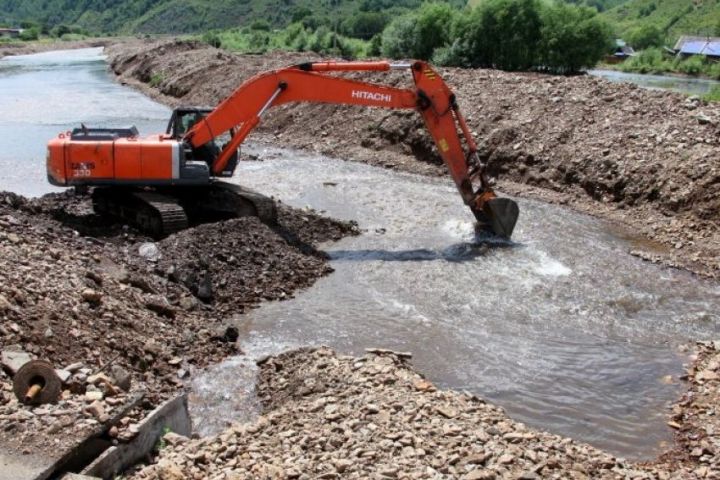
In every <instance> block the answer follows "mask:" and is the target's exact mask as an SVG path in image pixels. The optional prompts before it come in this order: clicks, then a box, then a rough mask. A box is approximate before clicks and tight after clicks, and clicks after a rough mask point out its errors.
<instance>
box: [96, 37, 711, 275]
mask: <svg viewBox="0 0 720 480" xmlns="http://www.w3.org/2000/svg"><path fill="white" fill-rule="evenodd" d="M107 51H108V54H109V61H110V65H111V68H112V70H113V71H114V72H115V73H116V74H117V75H119V78H120V81H122V82H126V83H129V84H131V85H133V86H135V87H137V88H140V89H141V90H143V91H144V92H146V93H148V94H150V95H152V96H153V97H155V98H156V99H158V100H160V101H162V102H164V103H167V104H170V105H177V104H209V105H214V104H216V103H217V102H218V101H220V100H221V99H223V98H225V97H226V96H227V95H228V94H229V93H230V92H232V91H233V90H234V89H235V88H236V87H237V86H238V85H240V84H241V83H242V81H243V80H245V79H247V78H249V77H250V76H252V75H253V74H256V73H258V72H260V71H263V70H267V69H272V68H278V67H281V66H286V65H291V64H296V63H299V62H301V61H305V60H312V59H316V58H317V57H316V56H314V55H313V54H289V53H276V54H272V55H264V56H252V55H234V54H230V53H227V52H224V51H221V50H217V49H214V48H211V47H208V46H207V45H204V44H201V43H195V42H187V41H161V42H151V43H143V42H134V43H133V42H130V43H125V44H121V45H115V46H111V47H109V48H108V50H107ZM440 72H441V74H442V75H443V77H444V78H445V79H446V81H447V82H448V83H449V85H450V86H451V88H453V89H454V91H455V92H456V94H457V96H458V100H459V103H460V106H461V108H462V110H463V112H464V113H465V114H466V116H467V119H468V123H469V125H470V128H471V130H472V131H473V133H474V134H475V136H476V138H477V140H478V143H479V145H480V151H481V154H482V156H483V157H484V158H485V159H486V160H487V161H488V165H489V169H490V171H491V172H492V173H493V174H495V175H498V176H499V178H500V180H501V181H500V184H499V186H500V187H501V189H502V190H504V191H506V192H508V193H514V194H520V195H527V196H531V197H535V198H540V199H543V200H546V201H551V202H557V203H562V204H566V205H569V206H571V207H573V208H576V209H578V210H581V211H584V212H587V213H591V214H593V215H598V216H602V217H604V218H608V219H611V220H613V221H614V222H616V223H617V224H618V225H619V229H620V230H624V231H625V232H626V233H627V235H628V236H630V237H633V238H637V239H639V240H638V242H637V248H636V250H634V252H633V253H635V254H636V255H638V256H641V257H643V258H646V259H648V260H651V261H658V262H662V263H664V264H666V265H673V266H678V267H681V268H686V269H689V270H691V271H693V272H696V273H699V274H702V275H705V276H710V277H715V278H717V277H718V275H719V274H720V223H719V222H718V217H717V212H718V210H719V209H720V167H719V166H718V153H717V152H718V145H719V144H720V135H719V134H720V106H718V105H717V104H707V103H705V102H703V101H701V100H700V99H698V98H688V97H685V96H683V95H681V94H677V93H671V92H664V91H651V90H644V89H641V88H639V87H636V86H634V85H631V84H617V83H610V82H608V81H605V80H602V79H598V78H595V77H590V76H577V77H567V78H566V77H556V76H547V75H540V74H533V73H523V74H518V73H507V72H499V71H492V70H464V69H452V68H446V69H440ZM356 77H358V78H364V79H367V80H376V81H382V82H383V83H387V84H390V85H395V86H409V85H408V82H409V77H408V76H407V75H406V74H403V73H402V72H394V73H392V74H368V75H356ZM151 79H155V80H154V82H153V84H154V85H156V87H150V85H149V82H150V80H151ZM158 79H159V81H158ZM156 82H157V83H156ZM263 120H264V121H263V124H262V126H261V127H260V134H261V135H262V136H263V137H264V138H265V139H267V140H269V141H272V142H273V143H275V144H282V145H284V146H288V147H296V148H303V149H308V150H312V151H317V152H320V153H323V154H325V155H332V156H338V157H342V158H345V159H350V160H357V161H362V162H366V163H370V164H373V165H378V166H384V167H386V168H392V169H400V170H405V171H411V172H416V173H422V174H427V175H443V174H444V172H445V168H444V166H442V165H441V164H440V162H439V157H438V156H437V155H436V153H435V150H434V146H433V144H432V141H431V139H430V137H429V136H428V134H427V132H426V130H425V128H424V127H423V125H422V124H421V122H420V119H419V117H418V116H417V115H416V114H415V113H414V112H400V111H378V110H372V109H362V108H359V107H349V106H336V105H308V104H304V105H286V106H282V107H279V108H277V109H274V110H273V111H271V112H270V113H269V114H268V115H267V116H266V117H265V118H264V119H263Z"/></svg>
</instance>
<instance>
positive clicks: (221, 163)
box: [47, 61, 519, 238]
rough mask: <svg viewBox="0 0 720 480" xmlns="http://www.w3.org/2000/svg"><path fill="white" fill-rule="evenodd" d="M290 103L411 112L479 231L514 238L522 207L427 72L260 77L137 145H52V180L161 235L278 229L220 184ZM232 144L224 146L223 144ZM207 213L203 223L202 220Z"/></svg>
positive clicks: (344, 68) (382, 64) (69, 138)
mask: <svg viewBox="0 0 720 480" xmlns="http://www.w3.org/2000/svg"><path fill="white" fill-rule="evenodd" d="M390 70H404V71H408V72H410V73H411V75H412V78H413V81H414V88H396V87H392V86H386V85H379V84H376V83H369V82H364V81H360V80H355V79H351V78H345V77H342V76H339V75H337V74H338V73H343V72H387V71H390ZM291 102H316V103H318V102H319V103H332V104H346V105H359V106H366V107H379V108H389V109H413V110H416V111H417V112H418V113H419V114H420V115H421V116H422V118H423V120H424V122H425V125H426V127H427V129H428V131H429V132H430V135H431V136H432V138H433V140H434V141H435V144H436V146H437V150H438V153H439V154H440V156H441V157H442V159H443V161H444V162H445V164H446V165H447V168H448V171H449V172H450V175H451V177H452V179H453V181H454V182H455V185H456V186H457V188H458V191H459V192H460V195H461V197H462V199H463V201H464V202H465V204H466V205H468V206H469V207H470V210H471V211H472V212H473V214H474V215H475V217H476V219H477V220H478V223H479V224H480V225H481V226H482V227H484V228H485V229H487V230H491V231H492V232H494V233H495V234H497V235H500V236H502V237H506V238H509V237H510V236H511V235H512V232H513V229H514V227H515V223H516V221H517V218H518V213H519V212H518V207H517V204H516V203H515V202H514V201H512V200H510V199H507V198H498V197H497V196H496V195H495V193H494V192H493V189H492V187H491V185H490V181H489V179H488V178H487V175H486V173H485V165H484V164H483V163H482V162H481V161H480V159H479V157H478V154H477V146H476V144H475V141H474V140H473V137H472V135H471V133H470V130H469V129H468V126H467V124H466V122H465V119H464V117H463V116H462V113H461V112H460V108H459V107H458V104H457V101H456V99H455V95H454V94H453V92H452V91H451V90H450V88H449V87H448V86H447V84H446V83H445V82H444V81H443V80H442V78H441V77H440V75H438V73H437V72H435V71H434V70H433V69H432V67H431V66H430V65H429V64H427V63H426V62H422V61H415V62H411V63H402V64H393V63H390V62H387V61H379V62H314V63H312V62H311V63H302V64H300V65H295V66H291V67H287V68H283V69H279V70H273V71H269V72H264V73H261V74H259V75H256V76H254V77H252V78H250V79H249V80H247V81H246V82H244V83H243V84H242V85H240V86H239V87H238V88H237V89H236V90H235V91H234V92H233V93H232V94H231V95H230V96H229V97H227V98H226V99H225V100H224V101H223V102H221V103H220V104H219V105H218V106H217V107H216V108H214V109H213V108H209V107H208V108H203V107H181V108H177V109H175V111H174V112H173V115H172V117H171V119H170V123H169V125H168V128H167V131H166V132H165V133H164V134H159V135H158V134H156V135H152V136H149V137H145V138H140V137H139V134H138V132H137V130H136V129H135V128H134V127H131V128H124V129H118V128H114V129H108V128H87V127H85V126H84V125H83V126H82V127H81V128H77V129H75V130H73V131H72V132H66V133H61V134H60V135H58V137H57V138H55V139H52V140H51V141H50V142H49V144H48V163H47V172H48V180H49V181H50V182H51V183H53V184H54V185H59V186H71V185H75V186H82V187H85V186H93V187H98V188H96V189H95V190H94V197H93V198H94V204H95V207H96V209H97V210H98V211H100V212H102V213H107V214H111V215H117V216H121V217H123V218H126V219H128V220H129V221H131V222H133V223H135V224H140V225H141V226H142V228H143V229H145V230H151V231H152V232H154V233H155V234H157V235H163V234H168V233H170V232H172V231H176V230H178V229H181V228H184V226H185V225H187V224H188V222H190V223H192V222H194V220H193V218H191V217H192V216H193V215H195V214H198V216H200V215H205V213H206V212H210V213H211V214H212V215H214V216H217V215H218V214H220V215H221V216H226V215H230V216H233V215H234V216H238V215H258V216H260V217H262V218H263V219H265V220H267V221H272V220H273V218H274V215H275V213H274V212H275V211H274V204H273V203H272V201H271V200H270V199H268V198H267V197H263V196H262V195H259V194H257V193H255V192H250V191H248V190H246V189H242V188H240V187H238V186H236V185H233V184H228V183H224V182H220V181H218V179H219V178H221V177H229V176H232V174H233V172H234V170H235V166H236V165H237V161H238V153H239V147H240V145H241V144H242V142H243V141H244V140H245V139H246V138H247V136H248V135H249V134H250V133H251V132H252V131H253V129H254V128H255V127H257V126H258V124H259V123H260V121H261V118H262V116H263V115H264V114H265V113H266V112H267V111H268V110H269V109H270V108H272V107H275V106H278V105H282V104H286V103H291ZM226 134H229V135H230V139H229V141H227V142H226V143H224V144H223V145H219V144H218V142H217V141H218V140H219V139H220V138H221V136H223V137H224V136H225V135H226ZM198 212H201V213H198Z"/></svg>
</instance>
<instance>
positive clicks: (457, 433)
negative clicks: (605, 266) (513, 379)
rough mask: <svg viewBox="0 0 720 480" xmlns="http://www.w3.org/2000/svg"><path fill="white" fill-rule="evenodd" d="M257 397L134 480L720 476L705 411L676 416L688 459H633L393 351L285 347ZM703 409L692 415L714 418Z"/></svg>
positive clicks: (174, 441) (174, 446)
mask: <svg viewBox="0 0 720 480" xmlns="http://www.w3.org/2000/svg"><path fill="white" fill-rule="evenodd" d="M702 355H703V356H704V358H705V360H704V361H705V362H708V361H713V362H715V363H717V361H718V359H719V358H720V354H718V351H717V350H716V348H715V347H714V346H707V347H706V348H705V349H704V350H703V354H702ZM709 368H710V367H707V369H709ZM716 370H717V365H715V370H713V372H715V371H716ZM705 375H706V377H705V378H707V377H708V376H710V375H709V373H706V374H705ZM713 375H714V376H715V380H712V381H709V380H705V381H701V382H700V383H696V384H695V385H696V387H697V389H695V390H694V391H695V392H697V397H696V398H694V399H693V400H690V401H691V402H693V401H694V403H695V404H698V405H699V406H700V405H704V406H707V405H711V404H714V403H712V402H716V401H717V400H718V398H717V386H718V382H717V378H716V377H717V373H713ZM694 378H695V379H697V378H698V375H695V377H694ZM257 390H258V395H259V397H260V398H261V400H262V402H263V405H264V406H265V412H264V414H263V415H262V416H261V417H260V418H259V419H258V420H257V421H255V422H252V423H248V424H242V425H236V426H234V427H232V428H230V429H228V430H227V431H225V432H224V433H222V434H220V435H218V436H215V437H209V438H204V439H199V440H189V439H187V438H185V437H181V436H179V435H175V434H169V435H168V436H166V443H167V445H168V446H167V448H165V449H164V450H162V451H161V452H160V457H159V459H157V461H156V462H154V463H153V465H151V466H149V467H146V468H144V469H142V470H140V471H138V472H136V473H135V474H133V475H132V476H131V477H130V478H133V479H137V480H139V479H145V480H164V479H173V480H185V479H198V478H218V479H219V478H232V479H238V480H240V479H256V478H263V479H288V478H308V479H310V478H323V479H335V478H355V479H365V478H378V479H394V478H397V479H438V478H458V479H465V480H481V479H482V480H492V479H526V480H532V479H540V478H558V479H560V478H562V479H567V478H574V479H584V478H602V479H621V478H633V479H667V478H687V479H691V478H692V479H695V478H717V475H720V464H719V463H718V456H717V455H716V453H715V452H717V449H718V448H719V447H720V445H719V444H718V441H717V437H716V436H714V433H709V434H706V433H705V431H706V430H707V431H710V432H714V430H713V429H714V428H717V426H718V420H717V418H716V417H715V416H712V415H708V414H707V413H705V414H701V415H700V416H698V417H694V418H693V417H683V418H681V419H678V421H679V422H680V423H678V424H677V427H678V428H680V429H683V430H687V432H688V436H689V437H692V438H693V440H690V441H691V443H692V445H693V447H692V448H691V449H690V450H688V451H689V452H690V454H689V455H687V454H678V455H676V456H674V457H670V456H668V457H667V458H664V459H662V460H661V461H659V462H657V463H654V464H651V465H650V464H645V465H643V464H635V463H632V462H627V461H625V460H623V459H619V458H616V457H613V456H611V455H609V454H607V453H605V452H602V451H600V450H598V449H596V448H593V447H591V446H589V445H585V444H582V443H578V442H575V441H573V440H570V439H567V438H562V437H559V436H556V435H551V434H549V433H544V432H539V431H536V430H532V429H529V428H527V427H526V426H525V425H523V424H521V423H518V422H515V421H513V420H511V419H510V418H508V417H507V415H506V414H505V413H504V412H503V411H502V409H500V408H498V407H494V406H492V405H489V404H487V403H485V402H484V401H483V400H481V399H478V398H477V397H475V396H472V395H468V394H461V393H457V392H451V391H439V390H436V388H435V387H434V386H433V385H432V384H431V383H430V382H428V381H427V380H425V379H423V378H422V376H421V375H419V374H417V373H416V372H414V371H413V370H412V368H411V367H410V366H409V365H408V363H406V360H405V359H404V358H403V356H402V355H399V354H395V353H391V352H383V351H380V352H379V353H372V354H369V355H365V356H363V357H359V358H354V357H347V356H339V355H337V354H336V353H335V352H333V351H331V350H329V349H326V348H320V349H315V350H311V349H302V350H298V351H293V352H289V353H286V354H282V355H280V356H278V357H274V358H271V359H269V360H267V361H266V362H264V363H263V364H262V365H261V371H260V381H259V385H258V387H257ZM701 391H702V392H703V393H701ZM711 392H712V393H711ZM703 408H704V407H700V408H698V409H697V410H696V411H703V412H707V409H703ZM693 428H694V429H693ZM700 429H702V432H703V433H702V434H698V432H699V431H700Z"/></svg>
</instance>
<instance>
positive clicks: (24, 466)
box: [0, 451, 50, 480]
mask: <svg viewBox="0 0 720 480" xmlns="http://www.w3.org/2000/svg"><path fill="white" fill-rule="evenodd" d="M47 469H48V464H47V459H45V458H35V457H33V456H31V455H17V454H14V453H11V452H4V451H0V480H34V479H36V478H37V479H44V478H47V477H48V476H49V475H50V472H47Z"/></svg>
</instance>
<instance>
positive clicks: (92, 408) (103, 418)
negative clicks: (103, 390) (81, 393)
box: [85, 392, 110, 423]
mask: <svg viewBox="0 0 720 480" xmlns="http://www.w3.org/2000/svg"><path fill="white" fill-rule="evenodd" d="M88 393H89V392H88ZM85 411H86V412H88V413H89V414H90V415H92V416H93V417H95V419H96V420H97V421H98V422H100V423H105V422H107V421H108V420H109V418H110V417H109V416H108V415H107V414H106V413H105V407H104V406H103V404H102V403H101V402H100V401H99V400H95V401H94V402H93V403H91V404H90V405H88V406H87V407H85Z"/></svg>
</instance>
